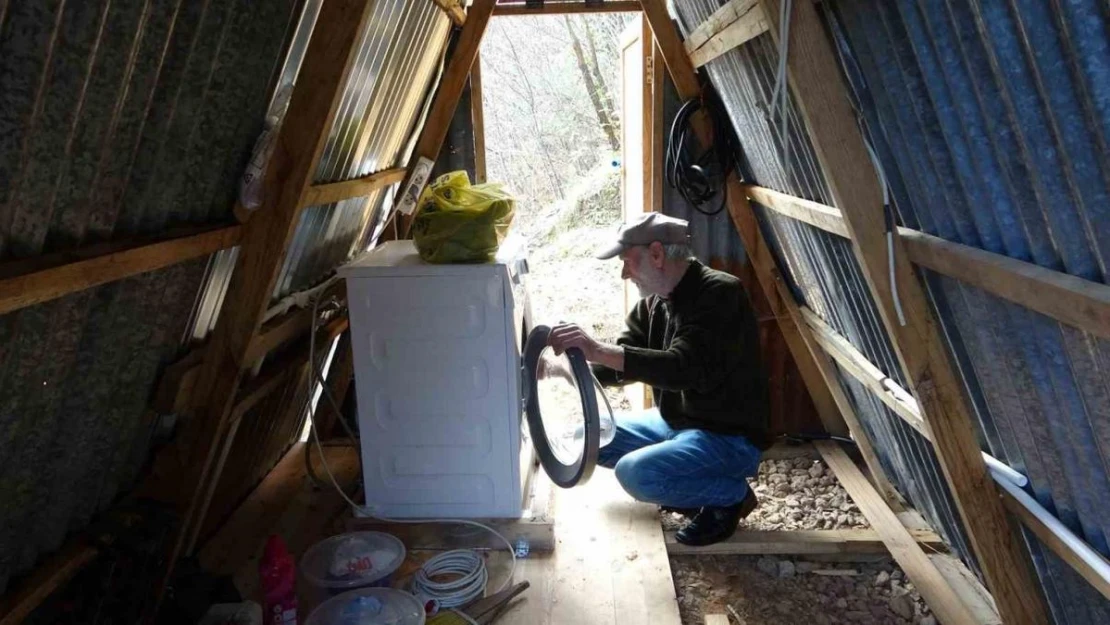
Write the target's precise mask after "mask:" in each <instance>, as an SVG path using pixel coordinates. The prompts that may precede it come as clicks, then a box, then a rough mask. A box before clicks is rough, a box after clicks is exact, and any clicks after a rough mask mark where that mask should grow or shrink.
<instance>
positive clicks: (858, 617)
mask: <svg viewBox="0 0 1110 625" xmlns="http://www.w3.org/2000/svg"><path fill="white" fill-rule="evenodd" d="M844 618H846V619H848V620H849V621H852V622H853V623H866V622H867V621H870V620H871V615H870V614H868V613H867V612H861V611H859V610H852V611H851V612H847V613H845V614H844Z"/></svg>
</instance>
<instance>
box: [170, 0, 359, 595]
mask: <svg viewBox="0 0 1110 625" xmlns="http://www.w3.org/2000/svg"><path fill="white" fill-rule="evenodd" d="M373 6H374V3H373V2H369V1H368V0H329V1H328V2H325V3H323V5H322V7H321V9H320V15H319V17H318V18H317V20H316V29H317V31H316V32H322V33H327V36H326V37H313V38H312V39H311V40H310V41H309V44H308V49H307V50H306V52H305V58H304V62H303V64H302V67H301V72H300V79H299V80H298V81H297V87H296V88H295V89H294V90H293V96H292V99H291V101H290V103H289V110H288V112H287V113H286V118H285V122H284V123H283V124H282V126H281V130H280V136H279V137H278V140H277V141H276V146H277V147H276V149H275V150H274V154H273V157H272V158H273V160H272V162H271V166H270V167H269V168H268V170H267V176H266V181H265V186H266V190H267V192H266V194H265V197H266V201H265V205H264V206H263V209H262V210H261V211H260V212H259V215H257V216H256V217H255V218H253V219H251V220H250V221H249V222H247V223H246V225H244V226H243V238H242V244H241V248H240V252H239V257H238V261H237V265H236V268H235V272H234V273H233V274H232V278H231V284H230V285H229V287H228V292H227V297H226V298H225V302H226V303H225V305H224V309H223V310H222V311H221V313H220V318H219V321H218V322H217V323H216V327H215V329H214V330H213V332H212V336H211V337H210V339H209V341H208V349H207V351H206V354H205V364H204V369H203V371H202V373H201V377H200V379H199V380H198V383H197V388H198V389H201V392H202V393H204V395H203V397H202V398H201V400H200V401H199V402H198V409H197V412H196V414H194V415H193V417H192V418H191V419H189V421H188V422H187V424H186V427H185V428H183V431H182V432H181V433H180V437H181V441H182V445H181V450H182V452H183V455H182V457H181V460H182V467H183V470H182V471H181V484H180V486H179V492H180V498H179V506H180V509H181V511H182V513H183V514H182V519H183V522H182V524H181V525H182V527H181V528H180V530H179V531H178V534H177V536H176V538H175V540H173V541H172V543H173V548H172V552H171V553H170V554H168V555H169V557H168V562H169V564H168V566H167V570H166V577H165V578H164V579H163V584H162V588H164V587H165V583H166V582H167V581H168V576H169V574H170V573H171V572H172V570H171V569H172V566H173V563H174V562H175V561H176V560H177V558H178V556H179V555H180V554H181V552H182V550H183V548H184V547H185V543H186V539H187V537H188V536H189V535H190V533H191V529H192V528H193V527H194V526H196V525H199V524H202V523H203V519H202V518H198V512H199V511H200V508H201V506H202V503H203V500H204V494H205V493H206V492H207V488H206V485H207V484H208V483H209V482H210V481H213V480H216V479H218V477H219V476H218V475H214V472H213V471H212V468H213V465H214V464H215V463H214V460H215V458H216V456H217V454H218V452H219V450H220V449H221V448H222V445H221V444H220V443H221V441H223V440H224V439H225V438H226V437H227V436H228V435H229V430H230V427H229V426H230V425H231V420H230V416H231V412H232V410H233V408H234V404H235V399H236V390H237V389H238V386H239V383H240V380H241V379H242V375H243V370H244V368H246V367H247V366H249V363H248V362H247V361H246V356H247V355H248V352H249V349H250V345H251V342H252V341H253V340H254V337H255V335H256V334H257V333H258V330H259V328H260V326H261V325H262V318H263V315H264V313H265V311H266V307H267V306H268V304H269V303H270V298H271V296H272V294H273V288H274V282H275V281H276V280H277V277H278V274H279V272H280V271H281V267H282V263H283V258H284V255H285V250H286V249H287V247H288V244H289V242H290V240H291V239H292V237H293V234H294V232H295V231H296V228H297V225H298V223H299V222H300V216H301V211H302V210H303V208H304V206H305V196H306V194H307V193H309V187H310V186H311V185H312V182H313V177H314V176H315V174H316V166H317V163H318V162H319V159H320V155H321V153H322V152H323V150H324V146H325V145H326V144H327V139H328V131H329V129H330V128H331V126H332V122H333V120H334V119H335V116H336V113H337V110H338V108H339V103H340V100H341V98H342V94H343V87H344V85H345V84H346V81H347V77H348V75H349V74H350V71H351V67H352V66H353V63H354V57H355V49H356V47H355V42H356V41H357V40H358V38H359V35H360V34H361V33H362V32H363V31H364V29H365V28H364V27H365V24H366V21H367V20H368V19H369V16H370V13H371V10H372V8H373Z"/></svg>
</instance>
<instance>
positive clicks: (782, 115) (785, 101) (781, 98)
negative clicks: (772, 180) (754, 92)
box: [770, 0, 794, 174]
mask: <svg viewBox="0 0 1110 625" xmlns="http://www.w3.org/2000/svg"><path fill="white" fill-rule="evenodd" d="M793 8H794V3H793V0H782V2H780V3H779V60H778V67H776V68H775V87H774V89H773V90H772V91H771V106H770V117H771V123H772V124H774V121H775V113H776V111H777V112H778V116H779V141H781V142H782V168H783V171H785V172H787V173H788V174H789V171H790V137H789V135H787V132H786V128H787V120H788V118H789V115H788V114H789V109H790V93H789V91H790V89H789V86H788V85H787V72H786V61H787V59H788V58H789V57H790V15H791V13H792V12H793Z"/></svg>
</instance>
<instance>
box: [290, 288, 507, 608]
mask: <svg viewBox="0 0 1110 625" xmlns="http://www.w3.org/2000/svg"><path fill="white" fill-rule="evenodd" d="M319 305H320V300H319V298H314V299H313V301H312V328H311V332H310V333H309V338H308V363H309V364H308V366H309V367H310V368H311V369H312V370H313V373H314V374H315V375H312V376H309V378H308V389H309V397H311V396H312V385H313V384H314V383H317V382H316V380H317V378H319V379H320V380H323V376H322V375H320V374H319V372H318V371H317V370H316V331H317V330H318V329H319V328H318V323H319ZM321 384H322V382H321ZM322 386H323V388H324V395H325V396H326V397H327V399H328V401H329V402H330V403H331V405H332V408H333V409H335V410H336V412H340V410H339V406H338V403H337V402H336V401H335V397H333V396H332V394H331V390H330V389H328V386H327V384H322ZM308 420H309V425H310V427H311V433H312V440H313V442H314V443H315V444H316V450H317V452H319V454H320V463H321V465H323V467H324V472H325V473H327V475H328V479H329V480H330V481H331V483H332V486H334V487H335V490H336V492H338V493H339V495H340V496H341V497H343V499H344V500H345V501H346V502H347V504H348V505H350V506H351V509H352V510H353V511H354V512H355V513H356V514H359V515H361V516H364V517H368V518H372V519H375V520H377V521H384V522H386V523H408V524H420V523H444V524H459V525H470V526H472V527H477V528H480V529H483V530H486V531H487V532H489V533H491V534H493V535H494V536H496V537H497V538H499V539H500V540H501V542H503V543H505V547H506V548H507V549H508V550H509V557H510V558H511V564H510V567H509V575H508V576H507V577H506V578H505V581H504V582H502V584H501V586H500V588H498V589H497V592H501V591H503V590H505V589H506V588H508V587H509V586H510V585H511V584H512V582H513V578H514V577H515V576H516V549H514V548H513V544H512V543H511V542H509V539H507V538H505V536H504V535H502V534H501V533H500V532H498V531H497V530H495V529H493V528H492V527H490V526H488V525H486V524H484V523H479V522H478V521H471V520H469V519H390V518H387V517H382V516H378V515H375V514H372V511H371V509H370V508H369V507H367V506H362V505H359V503H358V502H356V501H355V500H354V499H352V498H351V497H350V496H349V495H348V494H347V493H346V491H344V490H343V488H342V487H341V486H340V485H339V481H338V480H336V479H335V474H334V473H332V470H331V467H330V466H328V460H327V457H326V456H325V455H324V446H323V444H322V443H321V442H320V433H319V432H318V431H317V430H316V407H315V406H313V405H312V401H311V400H310V401H309V404H308ZM475 555H477V554H475ZM479 559H480V558H479ZM483 567H484V564H483ZM486 579H487V580H488V574H487V577H486ZM482 589H483V590H484V589H485V582H483V584H482Z"/></svg>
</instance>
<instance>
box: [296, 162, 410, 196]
mask: <svg viewBox="0 0 1110 625" xmlns="http://www.w3.org/2000/svg"><path fill="white" fill-rule="evenodd" d="M404 177H405V170H404V168H402V167H394V168H393V169H386V170H384V171H379V172H377V173H374V174H370V175H369V176H363V177H361V178H353V179H351V180H343V181H341V182H328V183H325V184H314V185H312V186H311V187H309V188H308V191H307V192H305V195H304V200H303V201H304V205H305V206H316V205H318V204H331V203H333V202H342V201H343V200H350V199H352V198H356V197H365V196H367V195H370V194H371V193H373V192H374V191H377V190H378V189H380V188H382V187H387V186H389V185H391V184H396V183H398V182H401V180H403V179H404Z"/></svg>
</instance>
